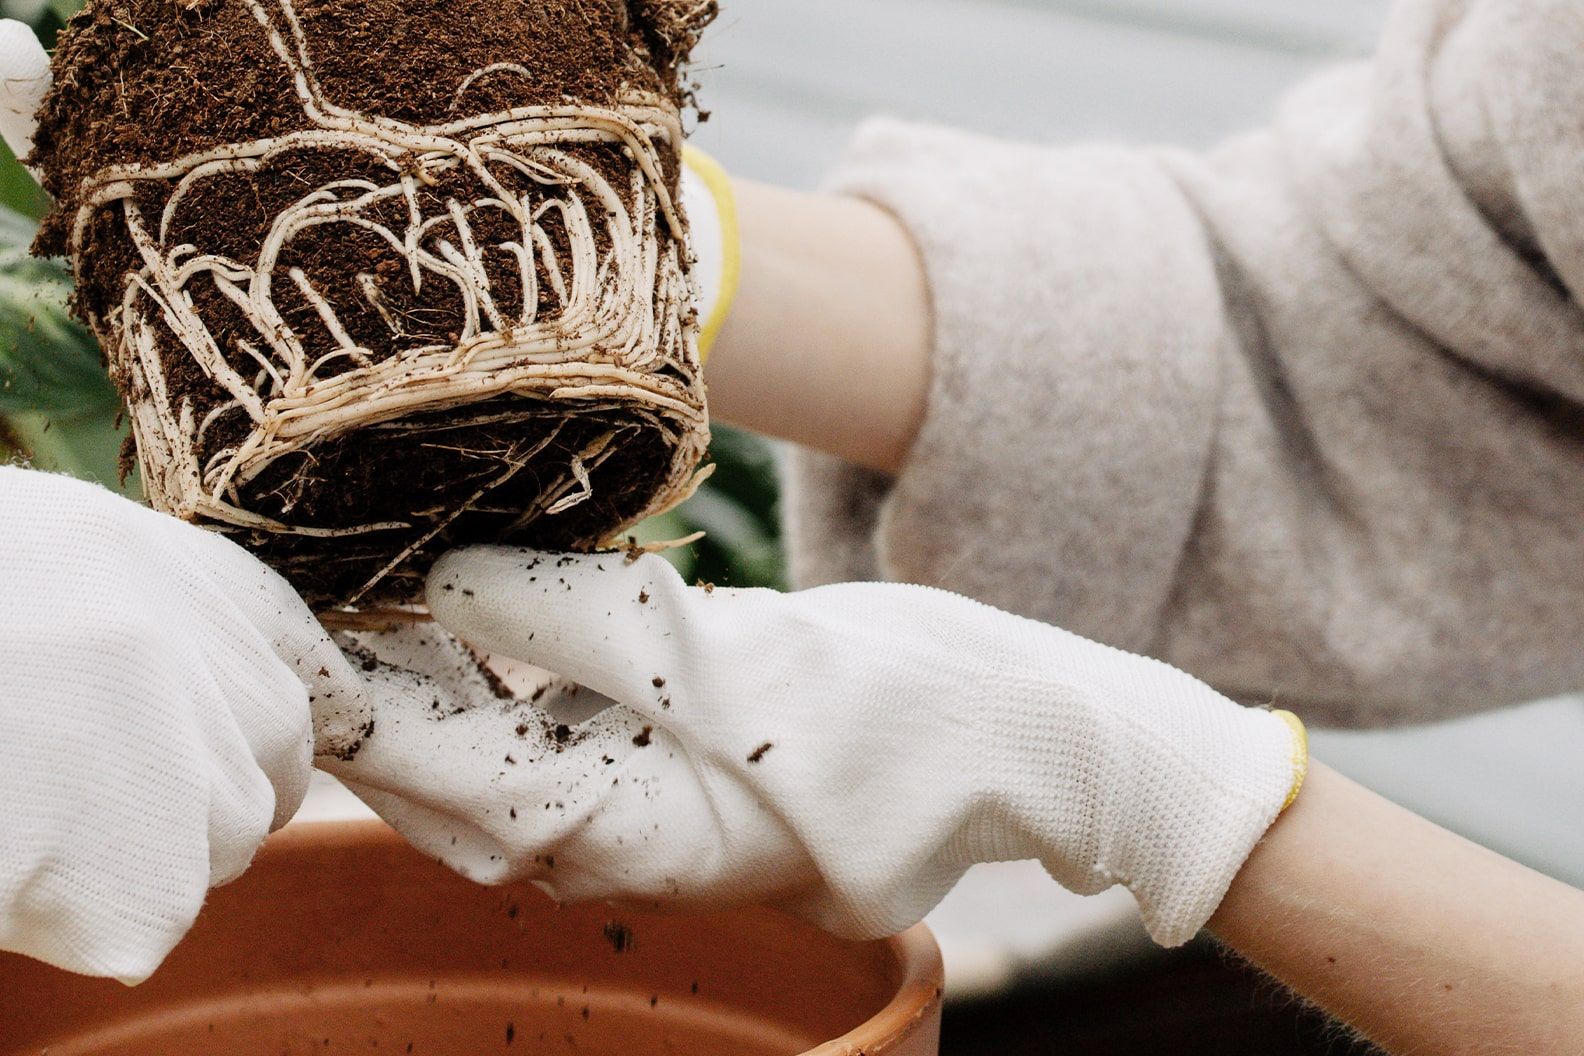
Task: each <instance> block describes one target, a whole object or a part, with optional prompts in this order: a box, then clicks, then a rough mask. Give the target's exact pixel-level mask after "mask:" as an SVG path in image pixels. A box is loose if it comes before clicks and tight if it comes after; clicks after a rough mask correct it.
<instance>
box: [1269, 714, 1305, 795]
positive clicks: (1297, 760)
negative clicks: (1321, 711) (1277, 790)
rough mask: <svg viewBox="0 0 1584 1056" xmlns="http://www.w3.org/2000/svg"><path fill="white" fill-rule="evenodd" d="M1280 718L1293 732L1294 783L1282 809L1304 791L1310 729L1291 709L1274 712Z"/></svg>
mask: <svg viewBox="0 0 1584 1056" xmlns="http://www.w3.org/2000/svg"><path fill="white" fill-rule="evenodd" d="M1272 714H1273V715H1275V716H1276V717H1277V718H1278V719H1280V720H1282V721H1283V722H1285V723H1286V724H1287V725H1288V726H1289V727H1290V728H1291V729H1292V734H1293V750H1292V765H1293V783H1292V789H1291V790H1289V791H1288V793H1287V801H1286V802H1285V803H1283V804H1282V808H1281V809H1282V811H1283V812H1285V811H1286V810H1287V808H1288V807H1290V806H1292V805H1293V803H1294V802H1295V801H1296V800H1297V799H1298V793H1300V792H1302V791H1303V786H1304V779H1305V778H1306V777H1308V776H1309V731H1308V730H1306V729H1304V724H1303V720H1302V719H1300V718H1299V717H1298V716H1296V715H1294V714H1293V713H1292V712H1290V711H1277V712H1272Z"/></svg>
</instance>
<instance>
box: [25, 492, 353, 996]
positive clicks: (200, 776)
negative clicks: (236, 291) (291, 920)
mask: <svg viewBox="0 0 1584 1056" xmlns="http://www.w3.org/2000/svg"><path fill="white" fill-rule="evenodd" d="M0 526H3V528H4V532H5V544H4V545H3V546H0V949H6V950H11V951H14V952H18V953H22V954H26V955H28V956H31V957H36V958H38V959H40V960H43V961H47V962H48V963H50V964H53V965H56V966H58V967H61V968H65V969H68V970H71V971H75V972H82V973H85V974H88V975H96V976H109V977H112V978H116V979H120V980H121V981H123V982H125V983H129V984H130V983H136V982H139V981H141V980H142V979H144V978H146V977H147V976H148V975H150V974H151V973H152V972H153V971H154V969H155V968H156V967H158V965H159V964H160V962H161V961H162V960H164V958H165V955H166V954H167V953H169V952H170V950H171V948H172V947H174V946H175V945H176V943H177V941H178V940H179V939H180V938H181V937H182V935H183V934H184V933H185V932H186V931H187V929H188V927H189V926H191V924H192V921H193V918H194V917H195V916H196V915H197V913H198V909H199V907H200V905H202V903H203V899H204V895H205V892H206V891H207V890H208V888H209V887H210V886H211V885H214V884H223V883H225V882H226V881H228V880H231V879H234V878H235V877H237V876H238V875H240V874H241V873H242V871H243V870H244V869H246V868H247V866H248V863H249V862H250V861H251V860H252V857H253V852H254V851H255V849H257V847H258V845H259V844H260V842H261V841H262V840H263V839H264V837H265V835H266V834H267V833H268V832H269V831H270V830H271V828H273V827H277V826H279V825H282V824H284V823H285V822H286V821H287V820H288V819H290V818H291V816H292V815H293V814H294V813H295V812H296V810H297V807H298V806H299V805H300V804H301V802H302V798H303V795H304V794H305V792H306V791H307V788H308V779H309V774H310V756H311V745H310V740H309V734H310V718H309V693H310V689H309V687H310V686H312V687H313V692H314V694H315V695H316V696H317V697H318V698H319V702H320V705H321V707H322V709H323V710H324V711H325V713H326V714H327V715H329V714H339V715H340V716H341V717H342V719H344V720H346V721H343V722H342V725H345V726H348V727H351V726H353V725H355V724H354V723H353V722H352V721H350V719H348V718H347V717H348V716H351V715H354V714H356V713H357V712H359V710H360V709H361V707H362V698H361V689H360V683H359V680H358V677H357V675H356V674H355V673H354V671H353V670H352V668H351V667H350V666H349V665H348V664H347V663H346V661H345V659H344V658H343V657H342V655H341V653H340V651H339V650H338V649H337V648H336V647H335V646H334V645H333V644H332V643H331V641H330V640H329V638H328V637H327V636H326V635H325V633H324V631H323V630H322V629H321V628H320V626H319V624H318V622H317V621H315V619H314V618H313V616H312V615H311V614H310V613H309V612H308V610H307V609H306V608H304V606H303V604H302V602H301V601H300V600H299V599H298V598H297V596H296V595H295V594H294V593H293V592H292V590H291V588H290V587H288V586H287V585H286V583H285V581H284V580H282V579H281V578H280V577H279V576H277V575H276V574H275V573H273V572H271V571H270V570H269V569H267V568H265V567H264V566H263V565H261V564H259V563H258V562H257V561H255V560H254V559H253V558H252V557H250V556H248V555H247V554H246V553H245V552H244V551H242V550H241V549H240V548H238V547H237V546H235V545H234V544H232V543H230V542H228V541H227V540H225V539H223V538H221V537H220V536H217V535H213V534H210V533H208V532H204V531H201V530H199V529H197V528H193V527H190V526H188V525H185V524H182V523H180V522H178V521H176V520H174V519H172V518H170V517H166V516H164V515H161V514H157V513H154V512H153V511H151V510H147V509H145V508H143V507H141V506H139V505H137V504H135V503H132V502H128V501H127V500H125V499H122V498H119V497H117V496H115V495H113V494H111V493H110V492H109V491H106V490H105V489H103V488H99V487H96V486H94V485H91V484H84V483H81V482H79V481H74V480H70V479H67V478H65V477H58V476H51V475H48V474H44V473H36V472H30V471H26V470H21V469H16V468H9V467H8V468H0Z"/></svg>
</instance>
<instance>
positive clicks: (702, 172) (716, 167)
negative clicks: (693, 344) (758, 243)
mask: <svg viewBox="0 0 1584 1056" xmlns="http://www.w3.org/2000/svg"><path fill="white" fill-rule="evenodd" d="M682 163H683V164H684V165H686V166H687V167H688V168H690V169H692V170H693V174H694V175H695V176H697V177H698V178H699V179H700V180H702V181H703V183H704V186H706V187H708V188H709V191H710V194H711V196H712V197H714V199H715V211H716V214H717V215H718V216H719V217H720V227H721V257H722V259H721V285H720V291H719V295H718V296H717V297H716V298H715V306H714V308H713V309H711V311H710V314H709V318H708V319H704V320H702V321H701V326H700V328H699V341H698V347H699V360H700V361H701V362H705V363H708V362H709V356H710V350H711V349H713V348H714V347H715V340H716V338H718V337H720V332H721V328H722V327H724V326H725V325H726V319H727V317H728V316H729V315H731V309H732V303H733V302H734V301H736V300H737V287H738V285H739V284H740V283H741V281H742V233H741V229H740V228H739V227H738V225H737V196H736V195H735V194H734V193H733V192H732V185H731V177H730V176H728V175H726V170H725V169H723V168H721V164H720V162H718V161H716V160H715V159H714V158H712V157H710V156H709V155H708V154H706V153H704V152H703V151H702V150H699V149H698V148H697V147H694V146H686V147H684V148H682Z"/></svg>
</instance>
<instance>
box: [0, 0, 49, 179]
mask: <svg viewBox="0 0 1584 1056" xmlns="http://www.w3.org/2000/svg"><path fill="white" fill-rule="evenodd" d="M49 86H50V64H49V55H48V54H46V53H45V51H44V45H42V44H40V43H39V40H38V37H37V36H35V35H34V33H33V31H32V30H31V29H29V28H28V27H27V26H26V25H25V24H23V23H21V22H18V21H16V19H13V18H0V137H4V139H5V141H6V146H8V147H10V148H11V153H13V154H15V155H16V156H17V157H19V158H23V157H26V156H27V153H28V151H30V150H32V149H33V133H34V132H35V131H36V130H37V128H38V117H37V115H38V108H39V104H40V103H42V102H43V101H44V93H45V92H47V91H49Z"/></svg>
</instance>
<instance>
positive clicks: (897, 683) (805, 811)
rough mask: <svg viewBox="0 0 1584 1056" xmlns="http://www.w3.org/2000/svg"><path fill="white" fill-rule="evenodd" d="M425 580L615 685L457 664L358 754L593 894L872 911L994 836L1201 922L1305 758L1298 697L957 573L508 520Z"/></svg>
mask: <svg viewBox="0 0 1584 1056" xmlns="http://www.w3.org/2000/svg"><path fill="white" fill-rule="evenodd" d="M428 595H429V602H430V606H431V609H432V610H433V612H434V614H435V616H436V618H437V619H438V620H439V621H440V622H441V623H442V624H443V625H444V626H445V627H447V628H449V629H450V630H451V631H453V632H455V633H456V634H457V635H459V636H461V637H463V638H465V639H467V640H468V641H470V642H472V643H474V644H475V645H477V646H478V647H480V648H484V649H488V650H491V651H493V652H496V653H498V654H504V655H506V656H510V657H514V658H517V659H520V660H523V661H527V662H530V663H533V664H537V665H540V666H542V667H545V668H548V669H551V670H554V671H557V672H560V673H561V674H562V675H564V676H566V677H567V678H569V679H571V680H574V681H575V682H576V683H578V684H581V685H582V686H583V687H586V691H593V692H594V693H597V694H600V695H602V697H603V698H604V700H603V703H606V704H610V705H611V706H609V707H607V708H606V709H605V710H603V711H602V712H600V713H599V714H597V715H595V716H594V717H593V718H591V719H588V720H587V721H585V722H582V723H581V724H578V725H576V726H570V725H564V726H560V727H559V728H558V727H557V726H556V724H555V719H554V718H553V717H552V716H551V715H549V714H547V713H546V712H545V711H544V710H543V705H544V704H545V703H546V698H544V697H541V698H539V700H538V702H537V703H535V702H531V701H515V700H505V699H501V698H500V697H498V696H496V695H495V694H492V693H490V692H488V690H487V689H480V688H478V686H477V685H475V686H473V687H471V688H470V687H469V686H467V685H464V684H462V680H459V679H457V678H456V677H453V675H452V674H450V673H448V672H450V671H453V670H455V669H454V668H448V667H446V665H445V664H443V663H442V664H440V665H439V666H440V667H442V668H445V670H440V671H439V672H438V673H437V677H436V678H435V680H434V681H433V682H432V684H431V686H430V687H429V690H428V691H427V692H425V693H424V694H422V695H419V694H417V693H415V692H414V690H413V689H412V688H411V687H408V688H406V689H403V690H400V691H392V692H390V693H389V694H388V695H386V696H385V697H384V698H383V699H381V700H377V701H376V702H375V703H374V719H375V732H374V733H373V734H372V735H371V736H369V737H368V738H367V740H366V741H365V742H364V744H363V746H362V748H361V750H360V751H359V752H358V753H357V755H356V756H355V758H353V759H352V760H351V761H350V762H346V763H340V764H336V765H335V766H334V767H333V769H334V772H336V773H337V774H338V775H339V776H341V777H342V778H343V780H346V781H348V782H349V783H350V784H351V785H352V787H353V789H354V791H357V792H358V793H359V794H360V795H362V796H363V798H364V799H365V801H366V802H368V803H369V805H370V806H372V807H373V808H374V809H375V810H377V811H378V812H379V813H380V814H382V815H383V816H384V817H385V818H386V819H387V820H388V821H390V822H391V823H392V824H394V825H395V826H396V827H397V828H398V829H400V830H401V831H402V833H403V834H404V835H405V836H406V837H407V838H408V839H409V840H411V841H412V842H413V843H415V844H416V845H417V846H418V847H419V848H420V849H422V850H423V851H425V852H426V853H428V854H432V855H435V856H436V857H438V858H440V859H441V860H443V861H445V862H446V863H448V864H449V865H451V866H452V867H453V868H455V869H457V870H459V871H461V872H463V873H464V874H466V875H468V876H470V877H473V878H474V879H476V880H479V881H483V882H486V883H500V882H505V881H509V880H514V879H518V878H528V879H531V880H533V881H535V882H537V883H539V884H540V885H541V886H543V887H544V888H546V889H547V890H548V891H550V892H551V893H552V894H553V895H555V896H556V897H558V898H562V899H566V900H574V901H575V900H585V899H593V898H601V899H618V900H641V901H644V902H646V903H653V902H662V903H671V904H688V903H715V902H747V901H761V902H772V903H779V904H782V905H784V906H786V907H788V908H790V909H792V910H794V911H796V912H798V913H800V914H803V915H804V916H806V917H808V918H810V919H812V920H814V921H815V922H816V923H818V924H820V925H822V926H824V927H826V928H828V929H830V930H832V931H835V932H838V933H841V934H845V935H849V936H854V937H868V936H877V935H883V934H889V933H892V932H896V931H899V930H901V929H903V928H905V927H907V926H909V925H911V924H912V923H914V922H915V921H917V920H919V919H920V918H921V917H922V916H923V915H924V914H925V913H926V912H927V911H928V910H929V909H931V908H932V907H933V906H934V905H935V904H936V903H937V902H938V901H939V900H940V899H941V898H942V897H943V896H944V895H945V894H946V893H947V892H948V891H949V890H950V889H951V887H952V886H953V884H955V883H956V881H957V879H958V878H959V877H960V876H961V875H962V874H963V872H964V871H965V870H966V869H967V868H968V867H969V866H970V865H972V864H973V863H976V862H990V861H1003V860H1014V859H1026V858H1037V859H1039V860H1040V861H1041V862H1043V863H1044V864H1045V866H1046V868H1047V869H1048V870H1049V871H1050V872H1051V874H1052V875H1053V876H1054V877H1055V878H1056V879H1057V880H1059V881H1060V882H1061V883H1062V884H1064V885H1065V886H1067V887H1068V888H1071V889H1072V890H1074V891H1078V892H1083V893H1094V892H1099V891H1101V890H1103V889H1105V888H1108V887H1111V886H1112V885H1114V884H1118V883H1121V884H1125V885H1127V886H1128V887H1129V888H1131V889H1132V891H1133V893H1134V894H1135V895H1136V896H1137V897H1138V900H1139V902H1140V905H1141V906H1142V908H1143V913H1144V918H1145V921H1146V922H1147V924H1148V926H1149V929H1150V932H1151V934H1152V935H1153V936H1154V937H1155V938H1156V939H1157V940H1158V941H1159V942H1161V943H1162V944H1165V945H1175V944H1178V943H1181V942H1184V941H1186V940H1187V939H1188V938H1190V937H1191V936H1192V935H1194V934H1195V932H1197V931H1198V930H1199V929H1200V928H1201V927H1202V926H1203V924H1204V922H1205V921H1206V920H1207V919H1208V918H1209V917H1210V915H1211V914H1212V913H1213V912H1214V910H1215V908H1216V906H1217V905H1218V904H1219V902H1220V901H1221V898H1222V896H1223V894H1224V893H1225V891H1226V889H1227V887H1228V885H1229V884H1230V883H1231V881H1232V878H1233V876H1234V875H1235V874H1236V873H1237V871H1238V870H1239V868H1240V867H1241V866H1242V864H1243V862H1244V860H1245V858H1246V857H1247V856H1248V854H1249V852H1250V850H1251V849H1252V848H1253V846H1254V844H1255V843H1256V842H1257V841H1258V840H1259V839H1260V837H1261V835H1262V834H1263V833H1264V832H1265V830H1266V828H1267V827H1268V826H1269V825H1270V824H1271V822H1272V821H1273V820H1274V819H1275V818H1276V816H1277V815H1278V814H1279V813H1280V811H1281V810H1282V809H1283V807H1284V805H1285V804H1286V803H1287V802H1289V801H1290V798H1291V796H1292V795H1293V794H1295V790H1296V787H1297V785H1298V783H1299V782H1300V781H1301V778H1302V774H1303V770H1304V767H1305V764H1306V759H1307V755H1306V752H1305V749H1304V740H1303V736H1302V727H1301V726H1298V725H1297V721H1296V720H1295V719H1291V717H1290V716H1282V715H1279V714H1274V713H1270V712H1263V711H1254V710H1248V709H1245V708H1242V707H1239V706H1237V705H1235V704H1233V703H1232V702H1231V701H1229V700H1227V699H1225V698H1224V697H1222V696H1220V695H1218V694H1217V693H1215V692H1214V691H1212V690H1211V689H1209V688H1208V687H1206V686H1205V685H1203V684H1201V683H1199V682H1197V681H1195V680H1194V679H1192V678H1190V677H1188V676H1187V675H1185V674H1182V673H1181V672H1179V671H1176V670H1174V669H1172V668H1170V667H1167V666H1166V665H1164V664H1161V663H1158V662H1155V661H1152V660H1147V659H1143V658H1140V657H1137V656H1131V655H1128V654H1125V653H1122V652H1119V651H1117V650H1114V649H1111V648H1108V647H1105V646H1100V645H1095V644H1093V643H1091V642H1087V641H1084V640H1082V639H1079V638H1077V637H1074V636H1073V635H1070V634H1067V633H1065V632H1063V631H1060V630H1057V629H1055V628H1052V627H1049V626H1045V625H1042V624H1038V623H1034V622H1031V621H1028V620H1025V619H1021V618H1019V617H1015V616H1011V615H1008V614H1006V613H1003V612H999V611H997V610H994V609H991V608H988V607H986V606H984V605H980V604H978V603H976V602H972V601H969V600H967V599H964V598H961V597H957V596H955V595H951V594H947V593H944V592H941V591H937V590H932V589H926V588H920V587H908V586H899V585H891V584H850V585H843V586H832V587H823V588H820V589H816V590H810V591H806V592H803V593H798V594H780V593H776V592H772V591H763V590H744V591H738V590H726V589H716V590H708V589H703V588H694V587H688V586H686V585H684V584H683V582H682V581H681V579H680V578H679V577H678V576H677V574H676V572H675V571H674V570H673V569H672V568H671V566H670V565H669V564H667V563H666V562H665V561H663V560H661V559H659V558H656V557H643V558H641V559H639V560H637V561H636V562H629V561H628V560H627V559H626V558H625V557H624V556H622V555H620V554H608V555H597V556H586V557H571V556H555V555H547V554H538V553H534V552H531V551H524V550H516V549H505V548H483V549H474V550H469V551H464V552H458V553H454V554H451V555H448V556H447V557H446V558H444V559H443V560H442V561H441V562H440V564H439V565H437V566H436V568H435V569H434V571H433V573H432V574H431V576H430V580H429V588H428ZM423 655H424V654H423V651H422V650H408V651H407V652H406V654H405V655H404V656H403V657H402V662H403V663H407V664H412V663H414V662H415V661H416V662H417V663H418V665H419V666H422V665H423V663H424V661H423ZM432 666H433V665H432ZM432 673H433V672H432ZM411 677H417V676H411ZM414 699H417V700H418V701H420V703H419V704H417V705H414V704H413V703H412V701H413V700H414Z"/></svg>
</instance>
